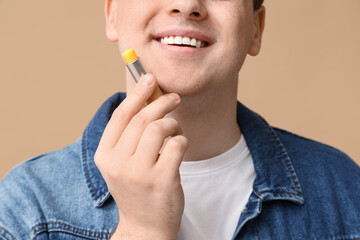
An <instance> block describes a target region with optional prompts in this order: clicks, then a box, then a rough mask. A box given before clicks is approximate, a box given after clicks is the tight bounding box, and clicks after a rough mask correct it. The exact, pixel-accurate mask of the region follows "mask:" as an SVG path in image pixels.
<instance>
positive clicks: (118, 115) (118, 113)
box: [112, 107, 126, 121]
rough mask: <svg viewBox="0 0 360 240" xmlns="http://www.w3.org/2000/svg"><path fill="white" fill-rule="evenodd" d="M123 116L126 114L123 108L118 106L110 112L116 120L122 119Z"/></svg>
mask: <svg viewBox="0 0 360 240" xmlns="http://www.w3.org/2000/svg"><path fill="white" fill-rule="evenodd" d="M125 116H126V115H125V112H124V110H123V109H122V108H120V107H118V108H116V109H115V111H114V112H113V114H112V118H114V119H115V120H116V121H120V120H123V119H124V117H125Z"/></svg>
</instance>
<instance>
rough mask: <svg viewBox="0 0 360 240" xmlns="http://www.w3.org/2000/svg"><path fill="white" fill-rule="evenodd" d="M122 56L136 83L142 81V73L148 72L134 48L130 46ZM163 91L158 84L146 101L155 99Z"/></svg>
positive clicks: (149, 101)
mask: <svg viewBox="0 0 360 240" xmlns="http://www.w3.org/2000/svg"><path fill="white" fill-rule="evenodd" d="M122 56H123V58H124V60H125V62H126V67H127V68H128V70H129V72H130V73H131V75H132V76H133V78H134V80H135V82H136V83H138V82H139V81H140V78H141V76H142V75H145V74H146V71H145V69H144V67H143V66H142V64H141V62H140V59H139V58H138V56H137V55H136V53H135V51H134V49H132V48H130V49H128V50H126V51H124V52H123V53H122ZM162 95H163V92H162V90H161V89H160V87H159V85H157V84H156V86H155V90H154V92H153V94H152V95H151V96H150V97H149V99H148V100H147V101H146V102H147V104H149V103H151V102H153V101H155V100H156V99H157V98H158V97H160V96H162Z"/></svg>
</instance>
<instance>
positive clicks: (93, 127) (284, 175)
mask: <svg viewBox="0 0 360 240" xmlns="http://www.w3.org/2000/svg"><path fill="white" fill-rule="evenodd" d="M125 97H126V95H125V93H116V94H114V95H113V96H112V97H110V98H109V99H108V100H107V101H106V102H105V103H103V105H102V106H101V107H100V109H99V110H98V111H97V113H96V114H95V116H94V118H93V119H92V120H91V121H90V123H89V125H88V126H87V127H86V129H85V131H84V133H83V136H82V145H81V151H82V154H81V162H82V167H83V173H84V176H85V179H86V183H87V186H88V189H89V192H90V194H91V198H92V200H93V203H94V206H96V207H101V206H102V205H103V204H104V203H105V202H106V200H107V199H108V198H109V197H110V196H111V195H110V193H109V191H108V188H107V186H106V183H105V181H104V179H103V178H102V176H101V174H100V172H99V170H98V168H97V167H96V165H95V163H94V154H95V152H96V149H97V146H98V144H99V142H100V139H101V136H102V134H103V131H104V129H105V127H106V124H107V123H108V121H109V119H110V117H111V114H112V112H113V111H114V110H115V108H116V107H117V106H118V105H119V104H120V103H121V101H123V100H124V99H125ZM237 122H238V124H239V126H240V129H241V131H242V134H243V135H244V137H245V139H246V142H247V145H248V147H249V149H250V152H251V155H252V158H253V160H254V167H255V172H256V179H255V182H254V192H255V194H256V195H257V196H258V197H259V198H260V199H262V200H263V201H269V200H288V201H292V202H295V203H297V204H300V205H301V204H303V203H304V198H303V196H302V191H301V186H300V183H299V180H298V178H297V176H296V173H295V170H294V166H293V164H292V162H291V159H290V157H289V155H288V154H287V152H286V149H285V147H284V146H283V144H282V142H281V141H280V139H279V138H278V136H277V134H276V132H275V131H274V129H273V128H272V127H270V126H269V125H268V123H267V122H266V121H265V120H264V119H263V118H261V117H260V116H259V115H258V114H256V113H254V112H253V111H251V110H249V109H248V108H246V107H245V106H244V105H242V104H241V103H239V102H238V104H237Z"/></svg>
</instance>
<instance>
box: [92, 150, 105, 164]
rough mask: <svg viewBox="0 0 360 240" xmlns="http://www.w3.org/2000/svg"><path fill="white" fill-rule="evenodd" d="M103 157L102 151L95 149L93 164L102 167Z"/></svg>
mask: <svg viewBox="0 0 360 240" xmlns="http://www.w3.org/2000/svg"><path fill="white" fill-rule="evenodd" d="M103 158H104V154H103V152H101V151H96V152H95V155H94V162H95V165H96V166H97V167H98V168H100V167H102V162H103Z"/></svg>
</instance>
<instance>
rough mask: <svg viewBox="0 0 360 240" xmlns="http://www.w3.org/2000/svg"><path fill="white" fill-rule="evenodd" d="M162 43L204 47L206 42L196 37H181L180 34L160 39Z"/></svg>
mask: <svg viewBox="0 0 360 240" xmlns="http://www.w3.org/2000/svg"><path fill="white" fill-rule="evenodd" d="M160 42H161V43H162V44H166V45H168V44H175V45H188V46H193V47H197V48H202V47H205V45H206V43H205V42H203V41H201V40H198V39H196V38H191V39H190V38H189V37H182V36H169V37H164V38H161V39H160Z"/></svg>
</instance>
